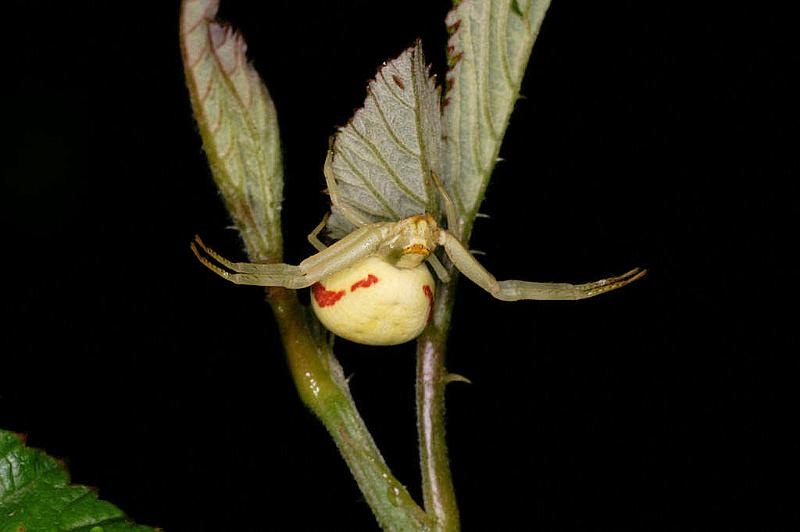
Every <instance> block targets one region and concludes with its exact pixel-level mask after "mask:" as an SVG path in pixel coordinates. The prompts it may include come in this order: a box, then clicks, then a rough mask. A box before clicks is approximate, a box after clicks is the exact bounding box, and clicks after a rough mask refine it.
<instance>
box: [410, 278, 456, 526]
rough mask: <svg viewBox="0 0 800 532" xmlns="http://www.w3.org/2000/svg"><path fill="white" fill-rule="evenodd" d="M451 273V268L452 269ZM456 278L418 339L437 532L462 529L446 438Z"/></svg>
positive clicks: (422, 441) (428, 487) (424, 454)
mask: <svg viewBox="0 0 800 532" xmlns="http://www.w3.org/2000/svg"><path fill="white" fill-rule="evenodd" d="M451 271H452V268H451ZM456 281H457V277H456V275H455V274H454V275H453V277H452V279H451V281H450V282H449V283H442V284H441V285H440V288H439V290H438V292H437V294H436V300H435V302H434V306H433V309H432V310H431V322H430V324H429V325H428V327H427V328H426V329H425V332H423V334H422V336H420V337H419V339H418V340H417V431H418V434H419V457H420V467H421V470H422V495H423V499H424V504H425V511H426V512H427V513H428V514H429V515H432V516H433V517H434V518H435V520H436V522H435V528H434V529H435V530H437V531H455V530H458V529H459V518H458V504H457V502H456V496H455V490H454V489H453V479H452V476H451V474H450V463H449V459H448V457H447V441H446V438H445V419H444V412H445V405H444V393H445V387H446V386H447V382H448V378H447V377H448V373H447V369H446V368H445V353H446V347H447V332H448V328H449V325H450V314H451V312H452V309H453V297H454V292H455V285H456Z"/></svg>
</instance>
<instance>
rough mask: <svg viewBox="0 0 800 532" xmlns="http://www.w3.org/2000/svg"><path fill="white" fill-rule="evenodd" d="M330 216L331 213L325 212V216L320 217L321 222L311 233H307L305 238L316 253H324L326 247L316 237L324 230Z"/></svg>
mask: <svg viewBox="0 0 800 532" xmlns="http://www.w3.org/2000/svg"><path fill="white" fill-rule="evenodd" d="M330 216H331V213H329V212H326V213H325V216H323V217H322V221H321V222H320V223H319V225H317V226H316V227H315V228H314V230H313V231H311V233H309V235H308V236H307V237H306V238H308V242H309V243H310V244H311V245H312V246H314V248H316V250H317V251H324V250H325V249H326V248H327V247H328V246H326V245H325V244H323V243H322V242H320V240H319V238H317V235H318V234H320V232H322V230H323V229H324V228H325V224H326V223H328V218H330Z"/></svg>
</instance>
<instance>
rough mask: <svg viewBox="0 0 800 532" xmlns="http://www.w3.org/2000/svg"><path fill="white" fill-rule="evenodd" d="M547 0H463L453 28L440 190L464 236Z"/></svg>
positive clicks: (455, 12)
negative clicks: (447, 195) (447, 197)
mask: <svg viewBox="0 0 800 532" xmlns="http://www.w3.org/2000/svg"><path fill="white" fill-rule="evenodd" d="M549 5H550V0H491V1H478V0H463V1H461V2H460V3H458V4H457V5H456V7H455V8H454V9H453V10H452V11H450V13H448V15H447V19H446V23H447V27H448V30H449V31H450V33H451V36H450V40H449V42H448V64H449V71H448V74H447V84H446V87H447V89H446V95H445V104H444V110H443V127H444V130H445V139H446V141H445V156H444V167H445V171H444V176H443V181H444V182H445V188H446V189H447V191H448V192H449V193H450V196H451V197H452V198H453V201H454V202H455V204H456V210H457V212H458V214H459V218H460V227H459V230H460V231H459V232H460V235H459V236H461V237H462V239H463V240H466V239H468V237H469V233H470V231H471V228H472V222H473V220H474V219H475V215H476V214H477V212H478V208H479V207H480V204H481V201H483V195H484V192H485V191H486V185H487V184H488V182H489V177H490V176H491V174H492V170H493V169H494V165H495V162H496V161H497V156H498V153H499V151H500V144H501V142H502V140H503V136H504V134H505V131H506V126H507V125H508V121H509V118H510V116H511V111H513V109H514V103H515V102H516V100H517V98H518V97H519V88H520V84H521V83H522V77H523V75H524V74H525V67H526V66H527V63H528V58H529V57H530V53H531V49H532V47H533V43H534V41H535V40H536V36H537V35H538V33H539V28H540V27H541V24H542V20H543V19H544V15H545V12H546V11H547V8H548V6H549Z"/></svg>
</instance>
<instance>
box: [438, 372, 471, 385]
mask: <svg viewBox="0 0 800 532" xmlns="http://www.w3.org/2000/svg"><path fill="white" fill-rule="evenodd" d="M444 382H445V384H450V383H451V382H466V383H467V384H472V381H471V380H469V379H468V378H466V377H465V376H463V375H459V374H458V373H448V374H447V376H446V377H445V378H444Z"/></svg>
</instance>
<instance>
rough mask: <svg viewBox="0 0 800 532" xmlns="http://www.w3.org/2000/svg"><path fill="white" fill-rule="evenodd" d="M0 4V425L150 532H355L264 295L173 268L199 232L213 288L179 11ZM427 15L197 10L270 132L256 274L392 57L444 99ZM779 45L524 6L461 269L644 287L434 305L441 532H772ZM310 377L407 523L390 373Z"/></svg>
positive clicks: (395, 361) (647, 5)
mask: <svg viewBox="0 0 800 532" xmlns="http://www.w3.org/2000/svg"><path fill="white" fill-rule="evenodd" d="M394 4H399V7H396V8H392V6H393V5H394ZM9 5H10V6H11V7H12V10H11V12H10V13H8V12H7V14H6V17H5V19H6V20H5V24H4V26H5V29H4V32H5V35H4V38H5V39H6V40H7V43H6V45H5V46H4V51H5V53H4V61H5V69H4V71H5V74H4V76H3V77H4V81H3V84H4V85H5V86H6V87H10V88H11V97H10V98H9V99H8V100H6V102H5V104H6V105H5V106H4V112H3V116H4V119H3V129H4V130H5V135H6V137H7V139H6V141H5V142H4V147H5V148H6V149H7V150H8V151H7V152H6V153H5V156H4V162H3V165H4V169H3V188H2V196H0V202H2V203H1V204H0V205H1V206H2V214H1V215H2V228H3V234H4V238H3V250H4V251H3V263H4V270H5V276H4V283H3V284H4V289H3V293H4V295H3V297H2V307H3V308H4V310H5V314H6V316H7V317H6V319H5V320H4V322H3V323H4V326H3V329H4V332H3V336H4V341H3V345H4V348H3V353H2V355H0V426H1V427H3V428H6V429H12V430H15V431H18V432H24V433H26V434H27V435H28V438H29V439H28V441H29V443H30V444H31V445H33V446H36V447H41V448H44V449H46V450H47V451H48V452H50V453H51V454H53V455H55V456H58V457H62V458H63V459H64V460H65V461H66V463H67V464H68V465H69V467H70V469H71V472H72V475H73V479H74V480H75V481H76V482H80V483H85V484H89V485H92V486H97V487H98V488H99V490H100V494H101V496H102V497H103V498H105V499H108V500H111V501H113V502H115V503H116V504H118V505H119V506H120V507H121V508H123V509H124V510H125V511H126V512H127V513H128V514H129V515H130V516H131V517H132V518H134V519H136V520H137V521H140V522H142V523H146V524H151V525H157V526H162V527H164V528H165V529H166V530H171V531H172V530H174V531H177V530H191V531H204V530H215V531H216V530H226V531H227V530H236V531H238V530H369V529H373V528H374V527H375V525H374V520H373V518H372V516H371V515H370V512H369V509H368V507H367V506H366V504H365V503H364V502H363V500H362V498H361V496H360V494H359V492H358V490H357V488H356V486H355V483H354V482H353V481H352V479H351V478H350V477H349V473H348V471H347V469H346V467H345V466H344V464H343V462H342V461H341V460H340V459H339V457H338V455H337V452H336V450H335V448H334V446H333V444H332V443H331V442H330V440H329V438H328V437H327V435H326V434H325V432H324V429H323V428H322V426H321V425H320V424H319V423H318V422H317V421H316V420H315V419H314V418H313V416H312V415H311V414H309V413H308V412H307V411H306V410H305V409H304V407H303V406H302V405H301V404H300V402H299V400H298V399H297V396H296V393H295V391H294V388H293V384H292V382H291V380H290V378H289V375H288V372H287V369H286V366H285V362H284V360H283V355H282V353H281V346H280V343H279V341H278V339H277V334H276V327H275V324H274V322H273V320H272V317H271V316H270V313H269V309H268V308H267V306H266V305H265V304H264V303H263V297H262V292H261V291H260V290H259V289H256V288H246V287H237V286H234V285H230V284H228V283H225V282H222V281H221V280H220V279H219V278H217V277H215V276H214V275H213V274H211V273H210V272H208V271H207V270H205V269H204V268H202V267H201V266H200V265H199V264H198V263H197V262H196V260H195V259H194V258H193V256H192V255H191V253H190V251H189V248H188V243H189V241H190V240H191V238H192V236H193V235H194V234H195V233H199V234H201V235H203V236H204V237H205V240H206V241H207V242H209V243H213V245H214V246H215V247H217V248H219V249H220V251H222V252H224V254H226V255H228V256H235V257H242V254H241V250H240V244H239V242H238V239H237V236H236V234H235V233H234V232H233V231H230V230H228V229H226V227H227V226H228V225H229V223H230V222H229V220H228V218H227V215H226V213H225V211H224V208H223V206H222V203H221V201H220V199H219V197H218V195H217V193H216V190H215V187H214V185H213V183H212V180H211V177H210V174H209V171H208V169H207V166H206V163H205V159H204V154H203V153H202V150H201V146H200V138H199V135H198V134H197V130H196V127H195V125H194V123H193V120H192V118H191V113H190V107H189V102H188V96H187V92H186V89H185V86H184V84H183V74H182V67H181V63H180V55H179V51H178V40H177V12H178V4H177V2H174V1H173V2H163V1H159V2H156V1H150V2H147V1H143V2H83V3H74V2H25V1H17V2H11V3H9ZM689 5H691V3H690V4H689ZM787 5H788V3H787ZM390 8H392V9H390ZM447 9H448V3H447V2H443V1H436V2H429V1H423V0H417V1H404V2H401V3H389V2H369V1H366V0H361V1H347V2H291V1H279V2H274V1H271V2H245V1H241V0H239V1H235V0H228V1H224V2H223V7H222V11H221V16H222V17H223V18H225V19H227V20H229V21H231V22H232V23H233V24H235V25H236V26H237V27H239V28H241V30H242V31H243V33H244V35H245V37H246V39H247V41H248V43H249V49H250V51H249V55H250V57H251V58H252V59H253V60H254V62H255V65H256V67H257V69H258V70H259V72H260V73H261V74H262V76H263V78H264V80H265V82H266V83H267V85H268V87H269V89H270V91H271V94H272V96H273V99H274V100H275V103H276V106H277V109H278V114H279V119H280V126H281V135H282V139H283V151H284V162H285V168H286V189H285V203H284V232H285V241H286V252H285V256H286V259H287V261H289V262H294V263H296V262H298V261H300V260H302V258H304V257H305V256H307V255H308V254H310V253H311V249H310V247H309V246H308V244H307V243H306V242H305V235H306V233H308V231H309V230H310V229H311V228H313V227H314V225H315V224H316V223H317V222H318V220H319V219H320V216H321V215H322V214H323V212H324V211H325V210H326V207H327V200H326V197H325V196H323V195H322V194H321V193H320V191H321V189H322V188H323V179H322V173H321V168H322V162H323V159H324V155H325V148H326V143H327V137H328V135H329V134H331V133H332V132H333V131H334V127H335V126H336V125H341V124H343V123H345V122H346V121H347V119H348V118H349V116H350V115H351V113H352V111H353V109H355V108H356V107H358V106H359V105H360V103H361V102H362V101H363V98H364V95H365V87H366V82H367V80H368V79H369V78H370V77H371V76H373V75H374V73H375V71H376V69H377V67H378V66H379V65H380V63H381V62H382V61H384V60H387V59H389V58H392V57H394V56H396V55H398V54H399V53H400V52H401V51H402V50H403V48H405V47H406V46H408V45H409V44H411V43H412V42H413V40H414V39H415V38H416V37H417V36H421V37H422V39H423V41H424V44H425V48H426V52H427V54H428V60H429V61H430V62H432V63H433V64H434V68H435V70H436V71H438V72H439V73H440V74H442V73H443V64H444V46H445V39H446V34H445V31H444V24H443V22H442V20H443V18H444V16H445V13H446V12H447ZM792 20H793V19H792V18H791V17H790V14H789V13H786V12H782V11H778V10H775V9H774V8H773V7H771V6H770V4H769V3H763V4H753V3H748V4H744V3H742V5H739V4H736V3H730V2H729V3H724V4H723V3H720V5H718V6H717V5H713V4H711V3H702V7H697V6H694V7H686V4H680V3H674V2H636V1H612V2H569V1H567V0H554V2H553V6H552V7H551V9H550V12H549V14H548V15H547V17H546V19H545V22H544V26H543V29H542V32H541V35H540V37H539V40H538V42H537V44H536V46H535V48H534V52H533V59H532V62H531V64H530V66H529V69H528V73H527V76H526V78H525V82H524V84H523V87H522V93H523V95H524V96H525V97H526V98H525V99H523V100H521V101H520V103H519V104H518V105H517V110H516V112H515V114H514V115H513V118H512V121H511V125H510V127H509V129H508V132H507V137H506V139H507V140H506V142H505V144H504V147H503V149H502V151H501V156H502V157H504V158H505V162H503V163H501V164H499V165H498V166H497V170H496V173H495V176H494V179H493V181H492V184H491V185H490V187H489V190H488V193H487V197H486V202H485V203H484V207H483V209H482V210H483V212H485V213H487V214H488V215H490V218H489V219H485V220H481V221H479V222H478V224H477V225H476V229H475V233H474V237H473V241H472V246H473V247H474V248H477V249H480V250H483V251H485V252H486V253H487V255H486V256H485V257H483V258H482V260H483V262H484V263H485V264H486V265H487V267H488V268H489V269H490V270H491V271H493V272H494V273H495V274H497V275H498V277H499V278H524V279H530V280H560V281H587V280H592V279H596V278H599V277H603V276H605V275H609V274H613V273H618V272H621V271H625V270H626V269H628V268H629V267H632V266H634V265H640V266H644V267H647V268H648V269H649V270H650V274H649V276H648V277H647V278H646V279H645V280H643V281H641V282H639V283H637V284H636V285H633V286H631V287H629V288H626V289H624V290H622V291H619V292H616V293H613V294H609V295H607V296H603V297H602V298H598V299H596V300H590V301H584V302H580V303H574V304H573V303H547V302H524V303H515V304H510V303H502V302H499V301H496V300H494V299H492V298H490V297H489V296H488V295H487V294H485V293H483V292H482V291H480V290H479V289H478V288H476V287H475V286H473V285H470V284H469V283H466V282H462V286H461V291H460V293H459V296H458V301H457V308H456V310H455V314H454V322H453V329H452V336H451V342H450V355H449V362H448V365H449V367H450V369H451V370H452V371H455V372H457V373H460V374H463V375H466V376H468V377H469V378H470V379H472V381H473V384H472V385H462V384H455V385H453V386H452V387H451V388H450V389H449V392H448V430H449V433H448V438H449V442H450V448H451V459H452V465H453V468H454V476H455V483H456V486H457V492H458V497H459V500H460V505H461V514H462V518H463V526H464V529H465V530H756V529H757V530H798V529H800V510H798V505H797V478H798V468H797V465H798V464H797V451H798V444H797V438H796V437H795V435H794V430H793V429H794V428H795V427H794V426H795V425H796V424H797V408H796V407H797V399H798V397H797V396H798V394H797V380H798V369H800V368H799V367H798V336H797V332H796V327H797V319H796V315H797V313H796V310H795V307H794V306H795V305H796V295H797V289H796V284H797V278H796V276H797V268H796V263H794V262H793V261H792V260H791V258H790V257H791V252H792V251H794V249H795V248H796V246H797V236H796V234H797V232H796V219H797V215H798V206H797V200H796V189H797V187H796V179H797V176H798V162H797V153H796V152H794V153H790V149H793V148H796V145H797V138H798V136H797V135H798V130H797V124H798V121H797V117H798V115H797V112H796V111H797V105H796V98H797V85H794V84H793V83H792V82H791V78H792V76H793V75H795V74H796V73H797V72H798V66H800V60H799V59H800V58H799V57H798V48H799V47H798V43H797V38H796V35H795V34H793V32H794V29H793V26H792V23H791V21H792ZM5 151H6V150H5V149H4V152H5ZM337 353H338V355H339V357H340V360H341V361H342V363H343V365H344V367H345V369H346V371H347V372H348V373H350V374H353V379H352V381H351V384H352V390H353V393H354V396H355V399H356V402H357V404H358V405H359V408H360V410H361V412H362V414H363V416H364V418H365V419H366V422H367V424H368V426H369V427H370V428H371V429H372V430H373V433H374V436H375V438H376V440H377V442H378V444H379V446H380V447H381V449H382V450H383V452H384V454H385V457H386V459H387V461H388V462H389V464H390V466H391V467H392V468H393V471H394V472H395V474H396V475H397V476H398V477H399V478H400V479H401V480H402V481H403V482H404V483H406V484H407V485H408V486H409V489H410V490H411V492H412V494H413V495H415V496H416V497H417V498H418V499H419V488H418V486H419V473H418V471H417V462H416V448H415V446H416V434H415V421H414V406H413V401H414V394H413V382H414V365H415V363H414V358H413V350H412V346H411V345H406V346H400V347H397V348H383V349H372V348H364V347H360V346H355V345H353V344H349V343H347V342H345V341H340V342H337Z"/></svg>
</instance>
